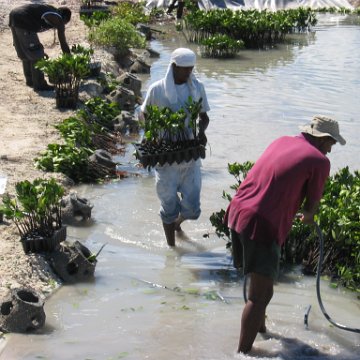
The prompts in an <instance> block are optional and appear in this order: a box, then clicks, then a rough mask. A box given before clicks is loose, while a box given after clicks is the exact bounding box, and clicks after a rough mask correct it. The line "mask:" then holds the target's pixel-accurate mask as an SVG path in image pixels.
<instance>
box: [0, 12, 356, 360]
mask: <svg viewBox="0 0 360 360" xmlns="http://www.w3.org/2000/svg"><path fill="white" fill-rule="evenodd" d="M184 45H185V43H184V41H183V40H179V39H173V40H172V41H169V42H161V43H160V42H154V43H153V47H154V49H156V50H158V51H159V52H160V53H161V58H160V59H159V60H157V61H156V62H154V63H153V66H152V73H151V77H150V79H149V80H148V81H145V82H144V91H145V90H146V88H147V86H148V85H149V84H150V83H151V82H153V81H155V80H156V79H159V78H160V77H162V76H163V74H164V71H165V69H166V67H167V64H168V60H169V57H170V53H171V51H172V50H173V49H174V48H176V47H178V46H184ZM359 45H360V26H359V22H356V21H354V20H353V19H351V18H346V17H340V16H331V17H330V16H323V17H322V18H321V22H320V24H319V26H318V27H317V28H316V33H315V34H310V35H307V36H294V37H292V39H291V41H289V42H287V43H286V44H284V45H281V46H278V47H277V48H275V49H272V50H268V51H246V52H243V53H241V55H239V57H238V58H237V59H236V60H229V61H217V60H203V59H199V61H198V64H197V72H198V76H199V77H200V78H201V79H202V81H203V82H204V83H205V86H206V89H207V93H208V96H209V102H210V105H211V108H212V109H211V112H210V113H209V115H210V118H211V125H210V127H209V130H208V139H209V145H210V147H209V151H208V155H207V158H206V160H205V161H204V162H203V192H202V208H203V213H202V215H201V217H200V219H199V220H198V221H197V222H189V223H185V224H184V226H183V228H184V230H185V234H186V235H184V236H183V237H182V238H178V239H177V244H178V246H177V247H176V249H174V250H173V249H168V248H167V246H166V245H165V241H164V238H163V234H162V229H161V226H160V221H159V217H158V215H157V211H158V200H157V198H156V194H155V189H154V176H153V174H152V173H151V172H150V173H149V172H147V171H142V170H136V168H135V167H134V163H135V161H134V159H133V158H132V156H131V151H132V150H129V152H128V154H127V156H126V157H125V158H120V159H118V160H119V161H121V162H122V164H123V165H121V168H122V169H128V170H129V169H130V170H131V171H132V172H134V173H135V172H136V173H137V174H138V175H140V176H133V177H130V178H128V179H126V180H123V181H121V182H115V183H111V184H107V185H102V186H82V187H80V188H79V189H78V191H79V193H80V194H81V195H84V196H86V197H87V198H88V199H89V200H91V201H92V202H93V203H94V205H95V207H94V210H93V219H94V222H93V223H92V224H91V225H89V226H87V227H80V228H79V227H77V228H74V227H71V228H69V240H80V241H82V242H83V243H84V244H86V245H87V246H88V247H89V248H90V249H91V250H92V251H94V252H96V251H97V250H98V249H99V248H100V247H101V246H102V244H104V243H107V245H106V246H105V248H104V249H103V251H102V253H101V255H100V257H99V262H98V264H97V268H96V277H95V280H94V281H93V282H90V283H85V284H78V285H74V286H64V287H62V288H61V289H60V290H58V291H57V292H56V293H55V295H54V296H53V297H52V298H50V299H48V300H47V302H46V305H45V311H46V315H47V320H46V326H45V328H44V329H43V330H42V331H41V333H39V334H36V335H26V336H25V335H11V336H10V337H9V341H8V344H7V346H6V347H5V349H4V350H3V352H2V353H1V355H0V359H6V360H8V359H9V360H17V359H24V360H25V359H26V360H29V359H51V360H57V359H59V360H60V359H69V360H70V359H84V360H85V359H94V360H95V359H96V360H102V359H132V360H142V359H151V360H155V359H156V360H165V359H166V360H167V359H170V360H173V359H174V360H177V359H185V358H186V359H194V360H200V359H204V360H205V359H207V360H209V359H211V360H215V359H217V360H228V359H250V358H254V357H255V358H256V359H276V360H280V359H285V360H300V359H320V360H355V359H359V357H360V335H359V334H355V333H351V332H346V331H342V330H339V329H337V328H334V327H332V326H330V324H329V323H328V322H327V320H326V319H325V318H324V316H323V315H322V313H321V311H320V309H319V306H318V304H317V300H316V291H315V279H314V278H313V277H304V276H302V275H301V274H300V272H299V270H298V269H296V268H295V269H286V270H285V269H283V271H282V274H281V277H280V279H279V281H278V283H277V284H276V287H275V295H274V298H273V300H272V302H271V304H270V306H269V308H268V314H267V317H268V324H267V325H268V329H269V334H268V336H267V337H262V336H260V335H259V336H258V337H257V339H256V342H255V346H254V350H253V352H252V354H251V356H250V355H249V356H244V355H239V354H236V352H235V349H236V346H237V342H238V334H239V327H240V314H241V310H242V308H243V306H244V302H243V296H242V285H243V278H242V277H241V276H240V275H239V274H238V273H237V272H236V271H235V270H234V269H233V268H232V267H231V258H230V257H229V254H228V253H227V251H226V249H225V242H224V240H221V239H218V238H217V237H216V235H215V234H214V230H213V229H212V228H211V225H210V222H209V216H210V215H211V213H212V212H213V211H217V210H219V209H220V208H221V207H225V206H226V202H225V201H224V200H222V199H221V193H222V190H223V189H226V190H228V186H229V185H230V184H232V183H233V179H232V178H231V177H230V176H229V175H228V174H227V171H226V164H227V163H228V162H233V161H239V162H241V161H245V160H255V159H256V158H257V157H258V155H259V154H260V153H261V151H262V150H263V149H264V148H265V146H266V145H267V144H268V143H269V142H270V141H271V140H272V139H274V138H276V137H277V136H280V135H283V134H290V135H291V134H296V133H297V132H298V130H297V126H298V125H299V124H302V123H305V122H307V121H308V119H309V118H311V116H312V115H313V114H316V113H324V114H328V115H333V116H334V117H335V118H337V119H338V120H339V121H340V123H341V130H342V133H343V136H344V137H345V138H346V139H347V140H348V144H347V145H346V146H345V147H340V146H335V148H334V150H333V152H332V153H331V154H330V159H331V161H332V164H333V171H335V170H336V169H337V168H341V167H343V166H345V165H349V166H350V167H351V168H352V169H359V168H360V160H359V156H358V154H359V151H360V145H359V133H360V121H359V118H358V116H359V115H358V114H359V113H360V104H359V101H358V99H357V98H358V94H359V87H360V75H359V74H360V62H359V58H360V46H359ZM193 48H194V49H195V50H197V48H196V47H193ZM322 297H323V301H324V304H325V307H326V310H327V311H328V313H329V314H330V316H331V317H333V318H334V320H336V321H338V322H340V323H342V324H345V325H348V326H351V327H360V304H359V300H358V299H356V298H355V296H354V295H353V294H348V293H346V292H345V291H343V290H341V289H331V288H329V286H328V284H327V282H323V283H322ZM309 305H311V306H312V309H311V311H310V315H309V323H308V328H306V327H305V326H304V314H305V312H306V309H307V308H308V306H309Z"/></svg>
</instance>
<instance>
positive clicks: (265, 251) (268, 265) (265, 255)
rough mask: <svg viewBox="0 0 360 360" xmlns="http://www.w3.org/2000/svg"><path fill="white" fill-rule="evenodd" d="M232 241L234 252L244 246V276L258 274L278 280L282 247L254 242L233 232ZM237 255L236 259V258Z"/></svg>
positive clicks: (275, 244)
mask: <svg viewBox="0 0 360 360" xmlns="http://www.w3.org/2000/svg"><path fill="white" fill-rule="evenodd" d="M231 241H232V243H233V251H234V249H237V253H238V252H239V248H240V247H241V246H240V244H241V245H242V264H243V269H244V275H246V274H249V273H256V274H260V275H264V276H268V277H271V278H272V279H273V280H276V279H277V277H278V276H279V263H280V246H279V245H278V244H277V243H275V242H272V243H271V244H263V243H260V242H258V241H253V240H250V239H248V238H246V237H245V236H243V235H242V234H238V233H237V232H235V231H231ZM236 256H237V255H236V254H234V257H235V258H236Z"/></svg>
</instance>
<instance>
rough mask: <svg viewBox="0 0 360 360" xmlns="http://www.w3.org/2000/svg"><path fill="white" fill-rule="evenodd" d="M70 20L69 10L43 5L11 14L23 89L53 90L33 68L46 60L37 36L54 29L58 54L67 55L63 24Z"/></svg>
mask: <svg viewBox="0 0 360 360" xmlns="http://www.w3.org/2000/svg"><path fill="white" fill-rule="evenodd" d="M70 19H71V10H70V9H69V8H67V7H59V8H55V7H53V6H51V5H46V4H27V5H23V6H20V7H17V8H15V9H13V10H12V11H11V12H10V15H9V26H10V28H11V31H12V35H13V44H14V47H15V50H16V53H17V56H18V57H19V58H20V59H21V61H22V63H23V71H24V75H25V80H26V85H27V86H31V87H33V88H34V90H36V91H43V90H53V87H52V86H50V85H49V84H48V83H47V82H46V80H45V77H44V74H43V72H42V71H40V70H38V69H36V68H35V64H36V62H37V61H38V60H40V59H42V58H44V57H47V55H46V54H45V52H44V47H43V45H42V44H41V42H40V40H39V37H38V34H37V33H39V32H43V31H47V30H50V29H56V30H57V34H58V38H59V42H60V47H61V50H62V51H63V52H64V53H70V48H69V45H68V44H67V41H66V37H65V24H67V23H68V22H69V21H70Z"/></svg>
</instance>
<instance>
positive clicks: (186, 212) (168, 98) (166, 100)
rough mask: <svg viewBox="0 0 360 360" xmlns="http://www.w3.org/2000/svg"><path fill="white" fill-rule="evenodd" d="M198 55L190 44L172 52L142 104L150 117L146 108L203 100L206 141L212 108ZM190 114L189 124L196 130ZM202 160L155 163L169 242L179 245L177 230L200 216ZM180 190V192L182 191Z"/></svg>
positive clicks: (202, 136)
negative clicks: (196, 71) (199, 70)
mask: <svg viewBox="0 0 360 360" xmlns="http://www.w3.org/2000/svg"><path fill="white" fill-rule="evenodd" d="M195 62H196V55H195V53H194V52H193V51H191V50H190V49H186V48H178V49H176V50H175V51H174V52H173V53H172V54H171V59H170V64H169V67H168V69H167V73H166V75H165V77H164V78H163V79H161V80H159V81H157V82H155V83H154V84H152V85H151V86H150V88H149V90H148V91H147V94H146V97H145V100H144V102H143V104H142V106H141V111H142V113H143V114H144V117H145V121H146V108H147V106H149V105H157V106H158V107H159V108H164V107H168V108H170V109H171V110H172V111H179V110H180V109H186V103H187V101H188V99H189V96H190V97H191V98H192V100H193V101H194V102H197V101H199V100H200V99H202V101H201V110H200V113H199V138H200V139H201V140H202V143H203V144H206V136H205V130H206V128H207V127H208V125H209V117H208V115H207V111H209V110H210V107H209V104H208V101H207V97H206V93H205V89H204V86H203V84H202V83H201V82H200V81H199V80H198V79H196V77H195V75H194V74H193V69H194V66H195ZM189 118H190V116H188V118H187V119H186V122H185V125H186V126H187V127H188V128H189V131H188V134H189V139H190V138H191V136H192V131H190V130H191V129H190V127H189ZM200 167H201V160H200V159H197V160H190V161H189V162H185V161H183V162H181V163H180V164H177V163H176V162H175V163H173V164H171V165H169V164H164V165H163V166H160V165H157V166H156V167H155V175H156V192H157V195H158V197H159V199H160V202H161V206H160V217H161V219H162V223H163V228H164V232H165V236H166V240H167V243H168V245H169V246H175V231H181V228H180V224H181V223H182V222H183V221H184V220H188V219H189V220H190V219H191V220H196V219H198V218H199V216H200V212H201V209H200V191H201V172H200ZM178 193H179V194H180V196H179V195H178Z"/></svg>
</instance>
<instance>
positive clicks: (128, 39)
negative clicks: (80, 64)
mask: <svg viewBox="0 0 360 360" xmlns="http://www.w3.org/2000/svg"><path fill="white" fill-rule="evenodd" d="M89 41H90V42H91V43H93V44H95V45H98V46H103V47H114V48H115V50H116V53H117V55H119V56H126V55H128V54H129V52H130V48H140V49H142V48H145V46H146V39H145V38H144V37H143V36H141V34H139V32H138V31H137V30H136V28H135V26H134V25H132V24H130V23H129V22H128V21H126V20H125V19H122V18H121V17H119V16H115V17H111V18H108V19H106V20H104V21H102V22H100V24H99V25H98V26H95V27H94V28H92V29H91V30H90V34H89Z"/></svg>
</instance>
